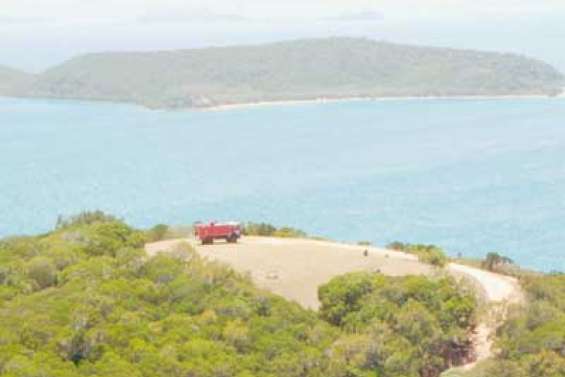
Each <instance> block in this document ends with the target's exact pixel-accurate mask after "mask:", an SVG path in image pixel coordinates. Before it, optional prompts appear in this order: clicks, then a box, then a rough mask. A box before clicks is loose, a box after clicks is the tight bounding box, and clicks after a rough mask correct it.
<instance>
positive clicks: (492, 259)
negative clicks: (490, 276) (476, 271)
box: [482, 252, 514, 271]
mask: <svg viewBox="0 0 565 377" xmlns="http://www.w3.org/2000/svg"><path fill="white" fill-rule="evenodd" d="M513 263H514V261H513V260H512V259H510V258H508V257H505V256H503V255H501V254H499V253H496V252H491V253H488V254H487V256H486V257H485V260H484V261H483V263H482V266H483V268H486V269H487V270H489V271H495V270H496V269H497V268H498V267H500V266H503V265H508V264H513Z"/></svg>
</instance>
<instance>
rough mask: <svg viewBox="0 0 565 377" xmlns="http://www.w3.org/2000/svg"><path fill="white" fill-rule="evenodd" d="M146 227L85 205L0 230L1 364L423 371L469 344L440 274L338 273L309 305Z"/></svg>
mask: <svg viewBox="0 0 565 377" xmlns="http://www.w3.org/2000/svg"><path fill="white" fill-rule="evenodd" d="M146 240H147V232H141V231H137V230H135V229H132V228H131V227H129V226H127V225H126V224H124V223H123V222H121V221H119V220H117V219H115V218H114V217H112V216H107V215H104V214H102V213H88V214H83V215H79V216H77V217H74V218H71V219H61V220H60V221H59V222H58V225H57V227H56V229H55V230H54V231H52V232H50V233H48V234H44V235H41V236H38V237H15V238H8V239H5V240H2V241H0V318H2V320H1V321H0V375H2V376H6V377H44V376H48V377H66V376H92V377H94V376H97V377H111V376H119V377H123V376H134V377H136V376H137V377H142V376H147V377H158V376H163V377H165V376H167V377H174V376H182V377H187V376H189V377H208V376H209V377H232V376H233V377H251V376H257V377H262V376H264V377H274V376H281V377H282V376H284V377H292V376H296V377H299V376H300V377H305V376H316V377H354V376H380V377H401V376H402V377H418V376H424V377H427V376H435V375H437V373H438V372H439V371H440V370H442V369H443V368H445V367H446V366H448V364H449V360H452V361H457V360H458V359H459V358H460V357H462V355H463V354H464V353H465V352H466V351H465V347H466V342H465V334H466V331H467V330H468V327H469V326H470V325H471V318H472V313H473V308H474V301H473V300H472V298H471V296H470V295H467V294H465V293H464V292H463V291H460V290H459V289H458V288H457V287H456V285H455V284H453V282H452V281H450V280H448V279H441V278H440V279H437V280H429V279H427V278H423V277H407V278H386V277H384V276H380V275H379V274H353V275H348V276H344V277H340V278H338V279H336V280H334V281H332V282H330V283H329V284H328V285H326V286H324V287H322V288H321V289H320V297H321V300H322V303H323V305H322V310H321V311H320V314H316V313H315V312H312V311H308V310H304V309H302V308H301V307H299V306H298V305H297V304H293V303H289V302H287V301H285V300H283V299H282V298H279V297H276V296H274V295H271V294H268V293H266V292H263V291H260V290H258V289H256V288H255V287H254V286H253V285H252V283H251V282H250V281H249V280H248V279H247V278H246V277H243V276H240V275H238V274H236V273H234V272H233V271H232V270H230V269H228V268H226V267H223V266H221V265H218V264H215V263H211V262H207V261H204V260H202V259H201V258H199V257H198V255H197V254H195V252H194V251H193V250H192V249H191V248H190V246H188V245H183V246H182V247H180V248H179V249H177V250H175V251H174V252H172V253H169V254H167V255H164V254H160V255H158V256H155V257H153V258H148V257H147V255H146V254H145V252H144V251H143V249H142V246H143V244H144V242H145V241H146Z"/></svg>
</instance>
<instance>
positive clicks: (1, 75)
mask: <svg viewBox="0 0 565 377" xmlns="http://www.w3.org/2000/svg"><path fill="white" fill-rule="evenodd" d="M32 81H33V75H30V74H27V73H24V72H21V71H18V70H15V69H12V68H8V67H5V66H1V65H0V96H1V95H5V96H6V95H13V94H14V93H15V92H21V91H22V90H23V89H24V88H25V87H26V86H27V85H29V84H31V82H32Z"/></svg>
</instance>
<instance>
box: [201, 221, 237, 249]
mask: <svg viewBox="0 0 565 377" xmlns="http://www.w3.org/2000/svg"><path fill="white" fill-rule="evenodd" d="M194 236H195V237H196V238H197V239H198V240H200V242H202V245H210V244H213V243H214V240H218V239H222V240H226V241H227V242H229V243H236V242H237V240H238V239H239V237H241V225H240V224H239V223H236V222H229V223H216V222H211V223H209V224H202V223H196V224H194Z"/></svg>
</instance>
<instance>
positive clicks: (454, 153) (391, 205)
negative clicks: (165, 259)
mask: <svg viewBox="0 0 565 377" xmlns="http://www.w3.org/2000/svg"><path fill="white" fill-rule="evenodd" d="M86 209H102V210H105V211H108V212H111V213H113V214H116V215H118V216H120V217H122V218H124V219H125V220H127V221H128V222H130V223H132V224H134V225H136V226H144V227H145V226H150V225H154V224H156V223H168V224H187V223H191V222H193V221H195V220H209V219H216V220H253V221H267V222H272V223H275V224H279V225H291V226H295V227H298V228H303V229H305V230H306V231H308V232H309V233H312V234H317V235H322V236H328V237H330V238H334V239H338V240H346V241H358V240H370V241H372V242H374V243H376V244H381V245H382V244H386V243H387V242H390V241H393V240H400V241H406V242H423V243H434V244H438V245H440V246H443V247H444V248H446V249H447V250H448V251H449V252H450V253H451V254H453V255H455V254H457V253H461V254H463V255H465V256H482V255H484V254H485V253H486V252H488V251H498V252H501V253H503V254H506V255H508V256H510V257H512V258H514V259H515V260H516V261H517V262H519V263H520V264H522V265H524V266H528V267H532V268H537V269H540V270H544V271H551V270H561V271H565V99H519V100H502V99H500V100H406V101H382V102H371V101H366V102H364V101H361V102H342V103H332V104H323V105H322V104H304V105H293V106H270V107H260V108H248V109H237V110H229V111H209V112H196V111H194V112H160V111H150V110H146V109H143V108H140V107H136V106H131V105H119V104H107V103H85V102H74V101H47V100H19V99H0V236H6V235H11V234H22V233H24V234H31V233H37V232H43V231H47V230H49V229H50V228H52V226H53V224H54V222H55V220H56V218H57V215H59V214H63V215H69V214H73V213H77V212H79V211H81V210H86Z"/></svg>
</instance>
